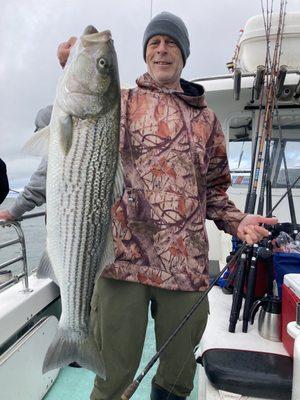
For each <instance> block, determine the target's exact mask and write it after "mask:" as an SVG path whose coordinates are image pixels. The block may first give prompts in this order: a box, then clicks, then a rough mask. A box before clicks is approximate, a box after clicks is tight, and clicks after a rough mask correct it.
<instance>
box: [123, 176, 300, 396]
mask: <svg viewBox="0 0 300 400" xmlns="http://www.w3.org/2000/svg"><path fill="white" fill-rule="evenodd" d="M299 180H300V175H299V176H298V178H297V179H296V180H295V181H294V182H293V183H292V185H291V186H290V188H289V189H288V190H287V191H286V192H285V193H284V194H283V195H282V196H281V198H280V199H279V200H278V202H277V203H276V204H275V206H274V207H273V208H272V210H271V211H270V213H269V215H266V218H268V217H270V216H271V215H272V214H273V211H274V210H275V209H276V208H277V207H278V206H279V204H280V203H281V202H282V200H283V199H284V198H285V197H286V195H287V194H288V192H289V191H291V190H292V188H293V187H294V186H295V185H296V184H297V182H298V181H299ZM247 246H248V245H247V243H246V242H243V244H242V245H241V247H240V248H239V249H238V250H237V252H236V253H235V255H234V256H233V257H232V259H231V260H230V261H229V262H228V263H227V264H226V265H225V267H224V268H223V269H222V270H221V271H220V272H219V274H218V275H217V277H216V278H215V279H214V280H213V281H212V283H211V284H210V286H209V287H208V288H207V289H206V291H205V292H204V293H203V296H202V297H201V298H200V299H199V300H197V301H196V303H195V304H194V305H193V306H192V308H191V309H190V311H189V312H188V313H187V314H186V315H185V317H184V318H183V319H182V321H181V322H180V324H179V325H178V326H177V328H176V329H175V330H174V331H173V332H172V333H171V335H170V336H169V337H168V338H167V339H166V341H165V342H164V344H163V345H162V346H161V348H160V349H159V350H158V351H157V353H156V354H155V355H154V356H153V357H152V358H151V360H150V361H149V362H148V364H147V365H146V367H145V368H144V369H143V371H142V372H141V373H140V374H139V375H138V376H137V378H136V379H134V380H133V382H132V383H131V384H130V385H129V386H128V387H127V388H126V389H125V391H124V392H123V394H122V396H121V400H129V399H130V398H131V397H132V395H133V394H134V392H135V391H136V390H137V388H138V386H139V385H140V383H141V381H142V380H143V378H144V377H145V376H146V374H147V373H148V372H149V370H150V369H151V368H152V367H153V365H154V364H155V362H156V361H157V360H158V358H159V356H160V355H161V353H162V352H163V351H164V350H165V348H166V347H167V346H168V344H169V343H170V342H171V341H172V339H174V337H175V336H176V335H177V333H178V332H179V331H180V330H181V328H182V327H183V326H184V325H185V324H186V322H187V321H188V320H189V319H190V317H191V316H192V314H193V313H194V312H195V310H196V309H197V307H198V306H199V305H200V304H201V303H202V302H203V300H204V299H205V297H206V296H207V295H208V293H209V292H210V291H211V289H212V288H213V286H214V285H215V284H216V283H217V282H218V280H219V279H220V277H221V276H222V275H223V274H224V272H225V271H226V270H227V269H228V268H229V267H230V265H231V264H233V263H235V262H237V261H238V259H239V257H240V255H241V254H242V253H243V251H244V250H245V249H246V247H247Z"/></svg>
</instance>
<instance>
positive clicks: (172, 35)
mask: <svg viewBox="0 0 300 400" xmlns="http://www.w3.org/2000/svg"><path fill="white" fill-rule="evenodd" d="M143 50H144V59H145V61H146V63H147V69H148V73H146V74H145V75H143V76H142V77H140V78H139V79H138V80H137V87H136V88H134V89H132V90H125V91H123V92H122V118H121V147H120V151H121V155H122V161H123V165H124V171H125V174H124V175H125V186H126V189H125V193H124V196H123V198H122V199H121V201H120V202H119V203H117V204H116V205H115V206H114V210H113V228H114V230H113V233H114V238H115V249H116V260H115V262H114V264H113V265H110V266H108V267H107V268H106V269H105V270H104V272H103V274H102V277H101V278H100V279H99V280H98V282H97V283H96V288H95V294H94V298H93V302H92V307H93V320H94V325H95V334H96V336H97V338H98V341H99V346H100V347H101V349H102V354H103V357H104V361H105V366H106V371H107V380H106V381H103V380H102V379H100V378H98V377H97V378H96V380H95V385H94V389H93V392H92V394H91V399H92V400H100V399H101V400H102V399H107V400H108V399H110V400H117V399H120V395H121V394H122V392H123V390H124V389H125V388H126V387H127V385H128V384H129V383H130V382H131V380H132V379H133V377H134V375H135V372H136V369H137V368H138V365H139V362H140V357H141V353H142V348H143V343H144V338H145V331H146V325H147V320H148V306H149V303H150V304H151V313H152V317H153V318H154V320H155V335H156V343H157V348H160V347H161V345H162V344H163V343H164V341H165V340H166V339H167V338H168V337H169V335H170V333H171V332H172V331H173V330H174V329H175V327H176V326H177V325H178V324H179V322H180V321H181V320H182V318H183V317H184V315H185V314H186V313H187V312H188V311H189V310H190V308H191V307H192V305H193V304H194V303H195V302H196V301H197V300H198V299H199V297H201V296H202V293H203V291H204V290H205V289H206V288H207V287H208V285H209V273H208V244H207V236H206V231H205V227H204V224H205V218H209V219H213V220H214V221H215V223H216V224H217V226H218V227H219V228H221V229H224V230H225V231H227V232H229V233H231V234H233V235H237V236H238V237H239V238H240V239H241V240H246V241H247V242H248V243H250V244H252V243H254V242H256V241H258V240H260V239H261V238H262V237H263V236H265V235H267V234H268V232H267V231H266V230H265V229H264V228H262V227H259V226H258V223H259V222H265V223H275V222H276V220H275V219H265V218H262V217H258V216H253V215H247V216H245V214H243V213H241V212H240V211H239V210H237V209H236V208H235V206H234V204H233V203H232V202H231V201H229V200H228V197H227V195H226V193H225V191H226V190H227V188H228V186H229V184H230V174H229V170H228V162H227V156H226V149H225V139H224V135H223V133H222V131H221V128H220V124H219V122H218V120H217V119H216V116H215V115H214V113H213V112H212V111H211V110H209V109H208V108H207V106H206V103H205V100H204V89H203V88H202V87H201V86H199V85H195V84H192V83H190V82H187V81H184V80H181V79H180V76H181V72H182V69H183V67H184V65H185V62H186V59H187V57H188V56H189V52H190V51H189V38H188V32H187V29H186V27H185V25H184V23H183V21H182V20H181V19H180V18H178V17H176V16H175V15H172V14H170V13H161V14H159V15H157V16H156V17H155V18H153V20H152V21H151V22H150V23H149V25H148V26H147V28H146V31H145V34H144V39H143ZM207 313H208V303H207V299H206V300H205V301H204V302H203V303H202V305H201V306H200V307H199V308H198V309H197V311H196V312H195V314H194V315H193V317H192V318H191V320H189V322H188V323H187V324H186V325H185V326H184V327H183V329H182V331H181V332H179V333H178V335H177V336H176V337H175V339H174V340H173V341H172V342H171V343H170V344H169V347H167V349H166V350H165V351H164V353H163V354H162V355H161V357H160V361H159V366H158V369H157V372H156V374H155V376H154V378H153V382H152V392H151V400H158V399H170V400H171V399H173V400H180V399H185V398H186V397H187V396H189V394H190V392H191V390H192V388H193V379H194V374H195V368H196V363H195V359H194V355H193V349H194V347H195V346H196V345H197V344H198V342H199V340H200V339H201V336H202V333H203V331H204V328H205V325H206V320H207Z"/></svg>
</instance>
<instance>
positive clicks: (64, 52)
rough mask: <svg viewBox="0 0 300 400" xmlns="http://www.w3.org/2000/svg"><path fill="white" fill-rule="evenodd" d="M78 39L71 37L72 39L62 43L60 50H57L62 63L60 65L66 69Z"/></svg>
mask: <svg viewBox="0 0 300 400" xmlns="http://www.w3.org/2000/svg"><path fill="white" fill-rule="evenodd" d="M76 40H77V38H76V37H75V36H71V37H70V39H69V40H68V41H67V42H63V43H61V44H60V45H59V46H58V48H57V58H58V61H59V63H60V65H61V66H62V67H63V68H64V67H65V65H66V63H67V61H68V58H69V55H70V51H71V49H72V47H73V46H74V44H75V43H76Z"/></svg>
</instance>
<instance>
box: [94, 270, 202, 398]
mask: <svg viewBox="0 0 300 400" xmlns="http://www.w3.org/2000/svg"><path fill="white" fill-rule="evenodd" d="M201 296H202V293H199V292H179V291H170V290H165V289H159V288H155V287H151V286H146V285H142V284H139V283H131V282H124V281H117V280H114V279H104V278H100V279H99V280H98V282H97V284H96V287H95V291H94V295H93V299H92V315H91V317H92V323H93V327H94V333H95V337H96V340H97V343H98V346H99V348H100V349H101V350H102V355H103V358H104V363H105V368H106V380H103V379H100V378H99V377H96V379H95V384H94V388H93V391H92V393H91V397H90V399H91V400H120V398H121V394H122V393H123V391H124V389H125V388H126V387H127V386H128V385H129V384H130V383H131V382H132V380H133V378H134V376H135V373H136V371H137V368H138V366H139V363H140V359H141V356H142V350H143V345H144V340H145V334H146V328H147V322H148V307H149V304H151V314H152V317H153V318H154V321H155V336H156V347H157V349H159V348H160V347H161V345H162V344H163V343H164V342H165V340H166V339H167V338H168V337H169V336H170V334H171V333H172V332H173V331H174V329H175V328H176V327H177V326H178V324H179V322H180V321H181V320H182V319H183V317H184V316H185V315H186V313H187V312H188V311H189V310H190V308H191V307H192V305H193V304H194V303H195V302H196V301H197V300H198V299H199V297H201ZM207 314H208V301H207V298H206V299H205V300H204V301H203V303H202V304H201V305H200V306H199V307H198V308H197V310H196V311H195V313H194V314H193V316H192V317H191V318H190V319H189V320H188V322H187V323H186V324H185V326H184V327H183V328H182V329H181V331H179V333H178V334H177V335H176V337H175V338H174V339H173V340H172V341H171V343H170V344H169V345H168V347H167V348H166V350H165V351H164V352H163V353H162V354H161V356H160V359H159V365H158V369H157V372H156V375H155V377H154V379H153V380H154V382H155V383H156V384H157V385H159V386H161V387H162V388H164V389H166V390H168V391H171V392H172V393H174V394H176V395H177V396H183V397H185V396H188V395H189V394H190V392H191V391H192V389H193V380H194V375H195V370H196V362H195V357H194V353H193V350H194V348H195V346H196V345H197V344H198V343H199V341H200V338H201V336H202V334H203V331H204V329H205V326H206V321H207ZM149 398H150V394H149Z"/></svg>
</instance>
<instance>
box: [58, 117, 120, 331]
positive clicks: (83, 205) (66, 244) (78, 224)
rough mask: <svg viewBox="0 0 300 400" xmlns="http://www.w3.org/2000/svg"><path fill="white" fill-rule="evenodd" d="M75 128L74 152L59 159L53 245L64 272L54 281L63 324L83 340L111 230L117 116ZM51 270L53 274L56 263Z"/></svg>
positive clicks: (77, 123) (78, 122) (83, 122)
mask: <svg viewBox="0 0 300 400" xmlns="http://www.w3.org/2000/svg"><path fill="white" fill-rule="evenodd" d="M115 113H116V114H118V110H116V112H115ZM73 123H74V128H73V139H72V147H71V149H70V151H69V153H68V155H67V156H66V157H64V158H62V160H61V171H62V175H61V178H59V177H58V176H56V178H57V179H59V182H57V183H56V187H57V190H58V193H57V194H58V197H59V199H58V204H59V209H58V219H59V224H58V227H59V229H58V238H57V241H56V242H57V243H56V244H57V245H58V246H59V248H60V251H59V257H60V258H61V262H60V267H61V268H62V271H58V273H57V276H58V279H59V283H60V287H61V297H62V319H61V325H62V326H63V327H64V328H66V329H68V328H71V329H72V330H73V331H74V332H76V333H78V335H79V336H82V335H84V336H85V335H86V334H87V333H88V331H89V315H90V301H91V297H92V292H93V287H94V283H95V276H96V273H97V270H98V268H97V267H98V266H99V264H100V262H101V256H102V254H103V250H104V249H105V244H106V237H107V232H108V228H109V225H110V218H111V216H110V213H111V206H112V191H113V184H114V179H115V172H116V165H117V159H118V141H119V124H118V115H112V113H111V112H110V113H107V114H106V115H105V117H103V116H102V117H101V118H99V119H98V120H95V119H87V120H80V119H77V118H73ZM57 194H56V195H57ZM50 258H51V257H50ZM53 266H54V270H55V272H56V265H55V262H54V263H53Z"/></svg>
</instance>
